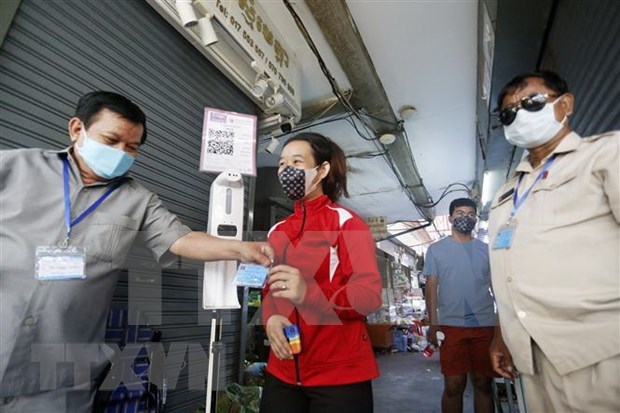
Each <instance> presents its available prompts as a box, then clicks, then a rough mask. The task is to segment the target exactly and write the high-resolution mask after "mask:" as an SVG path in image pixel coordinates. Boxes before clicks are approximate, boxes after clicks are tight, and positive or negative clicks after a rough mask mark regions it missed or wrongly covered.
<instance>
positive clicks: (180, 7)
mask: <svg viewBox="0 0 620 413" xmlns="http://www.w3.org/2000/svg"><path fill="white" fill-rule="evenodd" d="M175 5H176V7H177V13H179V18H180V19H181V24H182V25H183V27H192V26H195V25H197V24H198V17H197V16H196V10H194V6H193V5H192V0H176V1H175Z"/></svg>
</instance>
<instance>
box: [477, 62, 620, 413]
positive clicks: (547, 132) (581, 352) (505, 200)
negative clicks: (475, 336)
mask: <svg viewBox="0 0 620 413" xmlns="http://www.w3.org/2000/svg"><path fill="white" fill-rule="evenodd" d="M573 100H574V97H573V95H572V94H571V93H570V92H569V90H568V87H567V85H566V82H565V81H564V80H562V79H561V78H560V77H559V76H558V75H557V74H555V73H552V72H534V73H529V74H525V75H521V76H517V77H515V78H514V79H513V80H511V81H510V82H509V83H508V84H507V85H506V86H505V87H504V88H503V90H502V91H501V93H500V95H499V99H498V104H499V107H500V121H501V122H502V124H503V125H504V133H505V135H506V139H507V140H508V142H510V143H511V144H513V145H516V146H518V147H520V148H524V149H526V150H527V156H526V157H525V158H524V159H523V161H522V162H521V163H520V164H519V165H518V166H517V168H516V173H515V175H514V176H513V177H512V178H511V179H509V180H508V182H506V184H505V185H504V186H503V187H502V188H501V189H500V190H499V191H498V192H497V194H496V195H495V198H494V200H493V203H492V205H491V212H490V219H489V239H490V259H491V273H492V279H493V290H494V292H495V296H496V300H497V305H498V311H499V316H500V324H501V329H500V328H498V329H496V335H495V337H494V339H493V343H492V344H491V352H490V353H491V359H492V363H493V367H494V369H495V370H496V372H497V373H499V374H501V375H502V376H504V377H506V378H514V377H516V374H517V372H520V373H521V374H522V382H523V386H524V390H525V400H526V404H527V408H528V412H530V413H532V412H565V411H566V412H568V411H570V412H612V411H613V412H617V411H620V396H619V395H620V376H619V372H620V275H619V274H620V259H619V252H620V195H619V192H620V181H619V177H620V164H619V160H618V159H619V157H618V152H619V147H620V133H619V132H618V131H614V132H609V133H604V134H601V135H596V136H591V137H587V138H581V137H580V136H579V135H578V134H577V133H575V132H573V131H571V130H570V127H569V123H568V117H569V116H570V115H571V114H572V113H573ZM584 343H586V344H585V345H584Z"/></svg>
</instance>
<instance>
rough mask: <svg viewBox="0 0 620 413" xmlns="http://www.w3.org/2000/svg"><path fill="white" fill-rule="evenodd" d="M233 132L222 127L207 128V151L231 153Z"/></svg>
mask: <svg viewBox="0 0 620 413" xmlns="http://www.w3.org/2000/svg"><path fill="white" fill-rule="evenodd" d="M234 138H235V132H234V131H230V130H223V129H209V140H208V141H207V153H213V154H216V155H228V156H232V155H233V149H234Z"/></svg>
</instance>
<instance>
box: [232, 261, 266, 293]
mask: <svg viewBox="0 0 620 413" xmlns="http://www.w3.org/2000/svg"><path fill="white" fill-rule="evenodd" d="M268 272H269V268H267V267H264V266H262V265H258V264H239V268H238V269H237V274H235V279H234V280H233V284H235V285H238V286H240V287H253V288H263V286H264V285H265V280H266V279H267V273H268Z"/></svg>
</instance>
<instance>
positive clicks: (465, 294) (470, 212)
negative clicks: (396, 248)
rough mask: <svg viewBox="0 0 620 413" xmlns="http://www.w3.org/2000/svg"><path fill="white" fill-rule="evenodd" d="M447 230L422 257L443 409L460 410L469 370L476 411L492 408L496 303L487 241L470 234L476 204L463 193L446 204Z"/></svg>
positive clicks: (474, 217) (431, 339)
mask: <svg viewBox="0 0 620 413" xmlns="http://www.w3.org/2000/svg"><path fill="white" fill-rule="evenodd" d="M449 212H450V216H449V218H448V220H449V221H450V223H451V224H452V233H451V236H450V237H446V238H444V239H442V240H440V241H437V242H436V243H434V244H433V245H431V246H430V247H429V249H428V251H427V253H426V257H425V260H424V271H423V274H424V275H425V276H426V308H427V311H428V317H429V323H430V327H429V330H428V333H427V337H428V340H429V341H430V342H431V343H433V344H434V345H438V343H437V332H438V331H441V332H442V333H444V336H445V338H444V340H443V341H442V343H441V347H440V358H441V372H442V374H443V375H444V384H445V386H444V392H443V396H442V400H441V405H442V411H443V412H444V413H453V412H454V413H457V412H459V413H460V412H462V411H463V392H464V391H465V387H466V385H467V375H468V374H471V377H472V382H473V387H474V409H475V411H476V413H487V412H488V413H491V412H493V399H492V396H491V382H492V377H493V370H492V367H491V362H490V359H489V355H488V352H489V346H490V343H491V339H492V338H493V332H494V325H495V304H494V301H493V296H492V294H491V274H490V270H489V252H488V247H487V244H485V243H483V242H481V241H479V240H477V239H473V238H472V236H471V232H472V230H473V229H474V227H475V225H476V204H475V202H474V201H472V200H471V199H468V198H459V199H455V200H454V201H452V202H451V203H450V209H449Z"/></svg>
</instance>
